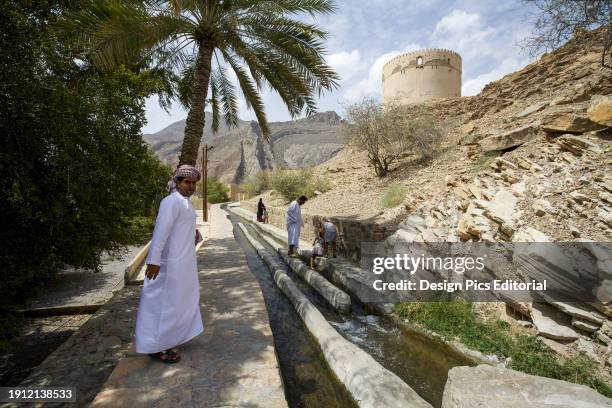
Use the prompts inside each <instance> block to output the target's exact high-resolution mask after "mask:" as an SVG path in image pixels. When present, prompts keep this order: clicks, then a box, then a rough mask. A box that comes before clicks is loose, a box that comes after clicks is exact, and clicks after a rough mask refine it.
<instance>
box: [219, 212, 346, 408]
mask: <svg viewBox="0 0 612 408" xmlns="http://www.w3.org/2000/svg"><path fill="white" fill-rule="evenodd" d="M231 219H232V222H236V221H239V219H237V218H235V216H231ZM234 235H235V237H236V240H237V242H238V243H239V244H240V245H241V246H242V248H243V249H244V251H245V254H246V258H247V263H248V265H249V268H250V269H251V272H252V273H253V275H255V278H256V279H257V281H258V282H259V286H260V287H261V291H262V293H263V296H264V299H265V302H266V308H267V309H268V317H269V320H270V326H271V328H272V333H273V334H274V347H275V349H276V355H277V356H278V362H279V365H280V369H281V375H282V379H283V384H284V387H285V397H286V398H287V402H288V403H289V406H290V407H292V408H301V407H305V408H306V407H307V408H318V407H326V408H327V407H330V408H334V407H338V408H345V407H346V408H348V407H355V406H356V405H355V403H354V402H353V400H352V399H351V396H350V394H349V393H348V392H347V391H346V389H345V388H344V385H342V384H341V383H340V382H339V381H338V380H337V379H336V378H335V376H334V375H333V373H331V371H330V370H329V369H328V367H327V364H326V363H325V360H324V358H323V355H322V354H321V350H320V349H319V345H318V344H317V342H316V340H315V339H313V338H312V336H311V335H310V333H309V332H308V330H307V329H306V327H305V326H304V324H303V323H302V320H301V319H300V316H299V315H298V314H297V312H296V311H295V309H294V308H293V305H292V304H291V302H290V301H289V299H287V298H286V297H285V295H284V294H283V293H282V292H281V291H280V289H279V288H278V287H277V286H276V283H275V282H274V280H273V279H272V275H271V274H270V271H269V270H268V267H267V266H266V264H264V263H263V261H262V260H261V259H260V258H259V256H258V255H257V252H255V249H254V248H253V247H252V246H251V245H250V244H249V242H248V241H247V239H246V238H245V237H244V235H243V234H242V231H240V229H239V228H238V227H237V226H236V225H235V224H234Z"/></svg>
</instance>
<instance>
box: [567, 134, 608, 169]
mask: <svg viewBox="0 0 612 408" xmlns="http://www.w3.org/2000/svg"><path fill="white" fill-rule="evenodd" d="M555 142H556V143H557V144H558V145H559V146H561V148H562V149H564V150H567V151H569V152H572V153H574V154H576V155H581V154H582V153H583V152H585V151H587V150H588V151H591V152H593V153H598V154H601V153H602V152H603V150H601V148H600V147H599V146H597V145H596V144H595V143H593V142H591V141H589V140H586V139H584V138H581V137H576V136H573V135H571V134H566V135H563V136H559V137H558V138H557V139H555ZM568 159H569V158H568ZM570 164H571V163H570Z"/></svg>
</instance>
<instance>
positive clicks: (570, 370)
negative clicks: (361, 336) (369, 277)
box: [395, 301, 612, 397]
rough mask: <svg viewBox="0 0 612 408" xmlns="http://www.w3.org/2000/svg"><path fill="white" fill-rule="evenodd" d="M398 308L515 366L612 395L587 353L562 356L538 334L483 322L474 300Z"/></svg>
mask: <svg viewBox="0 0 612 408" xmlns="http://www.w3.org/2000/svg"><path fill="white" fill-rule="evenodd" d="M395 312H396V314H397V315H398V316H400V317H403V318H406V319H408V320H409V321H411V322H413V323H418V324H419V325H421V326H423V327H425V328H427V329H429V330H432V331H434V332H437V333H439V334H441V335H442V336H444V338H446V339H447V340H458V341H460V342H461V343H463V344H465V345H466V346H467V347H469V348H472V349H475V350H479V351H481V352H483V353H486V354H495V355H497V356H499V357H505V358H508V357H509V358H510V359H511V360H510V361H511V363H510V367H511V368H512V369H514V370H517V371H522V372H524V373H527V374H532V375H538V376H543V377H548V378H555V379H559V380H564V381H569V382H573V383H577V384H583V385H587V386H589V387H591V388H593V389H595V390H597V391H598V392H599V393H601V394H603V395H605V396H606V397H612V387H610V385H609V384H607V383H606V382H605V381H603V380H602V379H601V378H599V377H598V373H597V365H596V363H595V362H594V361H592V360H591V359H589V358H588V357H586V356H576V357H569V358H561V357H559V356H557V355H556V354H555V353H554V352H553V351H552V350H550V349H549V348H548V347H546V345H544V344H543V343H542V342H541V341H540V340H538V339H537V338H535V337H533V336H529V335H523V334H516V333H513V332H512V331H511V328H510V325H509V324H508V323H507V322H503V321H501V320H497V321H495V322H487V323H483V322H480V321H478V320H477V319H476V317H475V315H474V310H473V307H472V304H471V303H470V302H463V301H453V302H410V303H401V304H398V305H396V307H395Z"/></svg>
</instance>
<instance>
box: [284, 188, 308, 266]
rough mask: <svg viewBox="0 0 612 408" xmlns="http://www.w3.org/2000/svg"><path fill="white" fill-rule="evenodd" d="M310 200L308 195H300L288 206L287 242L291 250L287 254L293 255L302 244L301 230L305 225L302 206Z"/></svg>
mask: <svg viewBox="0 0 612 408" xmlns="http://www.w3.org/2000/svg"><path fill="white" fill-rule="evenodd" d="M307 200H308V198H306V196H300V197H299V198H298V199H296V200H293V201H292V202H291V204H289V207H288V208H287V242H288V244H289V251H288V252H287V255H289V256H293V254H294V251H295V249H296V248H297V247H298V246H299V244H300V230H301V229H302V227H303V226H304V221H303V220H302V211H301V209H300V207H301V206H302V205H303V204H304V203H305V202H306V201H307Z"/></svg>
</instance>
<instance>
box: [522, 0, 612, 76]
mask: <svg viewBox="0 0 612 408" xmlns="http://www.w3.org/2000/svg"><path fill="white" fill-rule="evenodd" d="M523 4H525V5H532V6H534V7H535V9H536V10H537V11H536V13H535V14H534V18H533V20H534V29H533V32H532V34H531V36H530V37H528V38H526V39H525V40H524V41H523V42H522V45H523V47H524V48H525V49H527V50H528V51H529V54H530V55H531V56H533V57H535V56H538V55H540V54H541V53H543V52H548V51H552V50H554V49H556V48H558V47H559V46H561V45H563V43H565V42H566V41H568V40H569V39H570V38H571V37H572V35H573V34H574V32H575V31H576V30H578V29H584V30H593V29H597V28H600V27H606V33H605V35H604V44H602V45H603V52H602V54H601V65H602V66H604V67H607V68H610V69H612V63H611V61H610V60H611V59H612V54H611V50H612V1H611V0H523Z"/></svg>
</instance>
